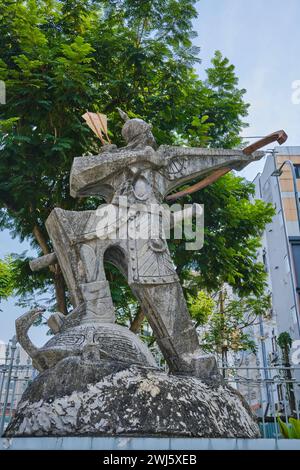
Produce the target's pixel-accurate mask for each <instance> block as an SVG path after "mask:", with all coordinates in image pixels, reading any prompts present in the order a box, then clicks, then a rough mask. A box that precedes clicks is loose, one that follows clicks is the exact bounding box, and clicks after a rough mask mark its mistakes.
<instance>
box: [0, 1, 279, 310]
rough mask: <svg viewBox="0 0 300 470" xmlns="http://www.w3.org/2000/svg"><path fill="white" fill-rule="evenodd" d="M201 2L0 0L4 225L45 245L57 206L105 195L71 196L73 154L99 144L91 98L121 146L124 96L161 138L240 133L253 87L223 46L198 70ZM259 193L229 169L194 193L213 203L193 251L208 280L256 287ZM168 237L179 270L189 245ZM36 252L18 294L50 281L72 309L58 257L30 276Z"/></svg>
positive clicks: (223, 137)
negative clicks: (203, 71)
mask: <svg viewBox="0 0 300 470" xmlns="http://www.w3.org/2000/svg"><path fill="white" fill-rule="evenodd" d="M194 5H195V1H194V0H181V1H177V0H166V1H164V2H161V1H159V0H147V1H144V2H140V1H137V0H103V1H101V0H98V1H96V0H95V1H92V0H90V1H83V0H60V1H59V0H26V1H23V0H17V1H11V0H1V1H0V27H1V36H0V51H1V52H0V79H1V80H4V81H5V83H6V89H7V104H6V105H2V106H1V108H0V112H1V120H0V126H1V134H0V146H1V154H0V224H1V226H2V227H6V228H9V229H10V230H11V231H12V232H13V233H14V234H15V235H17V236H18V237H20V238H21V240H22V239H24V238H27V239H29V240H30V241H31V244H32V246H33V247H34V248H36V250H37V253H38V255H41V254H47V253H49V252H50V251H51V249H52V247H51V242H50V241H49V237H48V235H47V232H46V230H45V221H46V219H47V217H48V215H49V214H50V212H51V210H52V209H53V208H54V207H57V206H59V207H62V208H63V209H72V210H83V209H88V208H95V207H96V206H97V205H98V204H99V201H98V200H95V198H89V199H87V200H80V199H78V200H73V199H72V198H71V197H70V195H69V183H68V181H69V171H70V167H71V164H72V160H73V158H74V156H78V155H82V154H85V153H86V152H88V151H89V152H92V153H97V151H98V148H99V142H98V141H97V140H96V138H95V137H94V136H93V134H92V133H91V132H90V131H89V129H88V128H87V127H86V125H85V124H84V122H83V120H82V119H81V115H82V114H83V113H84V112H85V111H86V109H89V110H91V111H102V112H105V113H106V114H107V115H108V118H109V129H110V136H111V138H112V140H113V142H114V143H116V144H118V145H120V144H122V141H121V138H120V135H121V134H120V129H121V122H120V119H119V117H118V115H117V112H116V107H117V106H119V107H121V108H122V109H124V110H125V111H127V112H128V113H129V114H130V115H131V116H140V117H142V118H144V119H145V120H148V121H150V122H152V123H153V125H154V129H153V130H154V134H155V137H156V139H157V142H158V144H162V143H177V142H186V143H189V144H190V145H199V146H204V145H216V146H225V147H228V148H230V147H232V146H236V145H238V144H239V143H240V139H239V137H238V134H239V131H240V130H241V128H242V127H243V126H244V125H245V124H244V123H243V118H244V117H245V116H246V114H247V107H248V105H246V104H245V103H244V102H243V94H244V92H245V90H241V89H239V88H238V83H237V78H236V76H235V73H234V67H233V66H232V65H230V64H229V62H228V60H227V59H224V58H223V57H222V56H221V54H220V53H219V52H218V53H216V55H215V57H214V58H213V60H212V66H211V67H210V68H209V69H208V70H207V79H206V80H205V81H202V80H200V79H199V77H198V76H197V75H196V73H195V70H194V65H195V63H196V62H199V58H198V56H197V54H198V50H197V49H196V48H195V47H194V46H193V43H192V40H193V37H194V35H195V33H194V32H193V30H192V20H193V19H194V18H195V16H196V10H195V7H194ZM252 193H253V188H252V187H251V186H250V185H249V184H246V183H245V182H243V181H242V180H241V179H236V178H235V177H234V176H233V175H229V176H227V177H224V178H223V179H222V180H220V181H219V182H218V183H216V184H215V185H214V186H212V187H211V188H208V189H205V190H204V191H202V192H201V193H200V194H198V195H195V196H193V197H192V198H190V200H195V201H199V200H201V202H204V203H205V206H206V207H207V209H206V214H207V219H206V220H207V222H206V244H205V247H204V250H203V253H202V252H201V253H199V254H196V267H197V269H200V272H201V276H202V283H203V284H205V283H208V285H209V287H215V286H216V284H219V283H221V282H223V280H225V278H226V280H227V281H228V282H229V283H230V284H233V285H234V286H235V287H236V288H237V289H238V288H245V289H246V288H248V289H251V288H252V289H254V290H255V289H258V287H257V282H256V279H259V276H260V275H261V274H262V268H261V266H260V265H259V264H257V263H256V262H255V261H254V252H255V250H256V248H257V246H258V238H257V233H258V232H259V231H260V230H261V229H262V227H263V226H264V224H265V223H266V222H267V221H269V219H270V217H271V215H270V214H271V209H270V207H269V206H267V205H264V203H255V204H254V205H253V207H252V206H251V207H250V203H249V196H250V195H251V194H252ZM243 210H245V211H246V214H247V213H248V215H249V216H250V221H247V220H246V217H245V213H244V212H243ZM232 244H233V245H232ZM172 248H173V252H174V259H175V262H176V263H177V266H178V272H179V273H180V274H181V275H183V273H185V272H187V270H188V268H189V267H190V265H191V263H192V259H191V256H187V255H185V254H183V253H182V244H179V245H176V244H174V245H173V246H172ZM213 259H214V260H215V261H213ZM28 261H29V259H28V257H27V256H26V255H22V256H19V257H18V258H16V259H15V271H16V272H15V274H16V279H17V280H19V284H18V286H17V287H18V289H19V293H20V294H23V295H26V294H27V293H30V295H31V294H32V292H33V290H34V288H35V287H36V288H38V289H41V290H42V291H45V290H46V289H49V286H51V285H54V294H55V299H56V308H57V309H58V310H60V311H61V312H64V313H67V310H68V296H67V294H66V288H65V284H64V280H63V276H62V273H61V271H60V268H59V266H58V265H54V266H51V267H50V269H49V270H48V271H45V272H41V273H39V274H34V275H32V274H31V273H30V272H29V267H28ZM17 271H18V273H19V274H18V275H17ZM227 271H228V273H230V274H226V272H227ZM114 276H119V277H118V280H119V281H120V282H123V281H122V279H121V276H120V275H119V274H114ZM115 279H116V277H115ZM258 284H260V285H261V279H260V280H259V282H258ZM119 285H120V284H119ZM125 291H126V289H125ZM137 311H138V310H137ZM127 313H128V312H127Z"/></svg>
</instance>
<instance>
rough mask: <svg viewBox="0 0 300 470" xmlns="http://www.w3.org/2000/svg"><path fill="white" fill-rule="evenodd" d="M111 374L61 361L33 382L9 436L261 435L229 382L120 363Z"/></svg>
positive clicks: (92, 366)
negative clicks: (167, 372) (213, 380)
mask: <svg viewBox="0 0 300 470" xmlns="http://www.w3.org/2000/svg"><path fill="white" fill-rule="evenodd" d="M63 370H64V371H65V373H64V374H63V377H64V380H63V381H62V378H61V374H62V371H63ZM108 372H109V373H108ZM106 373H107V375H105V371H104V370H103V368H102V365H101V363H97V362H88V361H82V360H80V359H79V358H68V359H65V360H64V361H61V362H60V363H59V364H58V365H57V366H56V367H55V368H53V369H51V370H48V371H46V372H44V373H43V374H41V375H40V376H39V377H38V378H37V379H35V380H34V382H33V383H32V384H31V385H30V386H29V387H28V389H27V391H26V393H25V394H24V396H23V399H22V402H21V403H20V405H19V407H18V410H17V413H16V416H15V418H14V420H13V422H12V423H11V424H10V425H9V427H8V429H7V431H6V434H5V435H6V436H7V437H10V436H45V435H47V436H72V435H74V436H75V435H76V436H87V435H92V436H101V435H105V436H107V435H109V436H112V435H118V436H121V435H147V436H166V435H169V436H186V437H206V438H208V437H216V438H218V437H219V438H220V437H223V438H233V437H235V438H237V437H245V438H246V437H247V438H256V437H259V429H258V425H257V423H256V422H255V420H254V418H253V416H252V414H251V411H250V410H249V408H248V406H247V405H246V404H245V402H244V401H243V399H242V398H241V396H240V395H239V394H238V393H237V392H236V391H235V390H233V389H232V388H230V387H228V386H225V385H224V384H221V383H220V384H216V383H214V382H210V381H202V380H200V379H197V378H194V377H186V376H171V375H168V374H166V373H163V372H160V371H157V370H155V369H147V368H141V367H137V366H131V367H129V368H127V367H124V366H122V365H121V364H117V363H115V362H114V363H113V367H112V369H111V370H110V371H108V370H107V371H106ZM80 377H81V378H80ZM45 381H46V382H47V383H48V384H49V383H51V387H49V386H48V387H45V386H44V384H45ZM69 381H70V382H71V383H72V385H73V386H74V385H75V384H76V390H74V391H73V392H71V389H72V387H70V382H69ZM86 381H87V382H89V383H86Z"/></svg>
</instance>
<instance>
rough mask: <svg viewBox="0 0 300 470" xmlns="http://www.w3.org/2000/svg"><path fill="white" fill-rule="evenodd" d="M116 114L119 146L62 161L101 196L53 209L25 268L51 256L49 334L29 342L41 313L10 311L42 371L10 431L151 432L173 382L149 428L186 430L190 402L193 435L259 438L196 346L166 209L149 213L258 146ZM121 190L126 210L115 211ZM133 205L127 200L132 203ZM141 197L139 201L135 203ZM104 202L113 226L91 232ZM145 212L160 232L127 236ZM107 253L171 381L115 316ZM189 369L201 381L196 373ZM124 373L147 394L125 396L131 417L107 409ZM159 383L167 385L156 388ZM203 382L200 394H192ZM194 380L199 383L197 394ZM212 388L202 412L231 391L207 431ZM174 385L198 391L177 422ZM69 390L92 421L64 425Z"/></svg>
mask: <svg viewBox="0 0 300 470" xmlns="http://www.w3.org/2000/svg"><path fill="white" fill-rule="evenodd" d="M121 115H122V117H123V118H125V124H124V126H123V129H122V136H123V138H124V139H125V141H126V144H127V145H126V146H125V147H123V148H120V149H118V148H117V147H116V146H115V145H111V144H110V145H105V146H104V147H103V148H102V150H101V152H100V154H99V155H95V156H83V157H78V158H75V159H74V162H73V165H72V169H71V175H70V190H71V195H72V196H73V197H87V196H98V197H103V198H104V199H105V201H106V205H102V206H101V208H100V209H101V210H97V211H91V210H90V211H83V212H73V211H66V210H63V209H59V208H57V209H54V210H53V211H52V213H51V214H50V216H49V218H48V220H47V222H46V227H47V230H48V233H49V236H50V238H51V241H52V244H53V247H54V252H55V253H54V254H51V255H47V256H46V257H43V258H41V259H39V260H37V261H35V262H33V263H32V268H34V269H40V268H41V267H44V266H46V265H47V264H51V263H55V262H58V263H59V265H60V267H61V269H62V272H63V275H64V278H65V281H66V284H67V286H68V290H69V293H70V299H71V302H72V304H73V306H74V310H73V312H72V313H71V314H69V315H68V316H66V317H65V316H64V315H62V314H60V313H57V314H54V315H53V316H52V317H51V318H50V320H49V326H50V327H51V329H52V330H53V332H54V333H55V335H54V336H53V337H52V338H51V339H50V340H49V341H48V342H47V344H46V345H45V346H44V347H43V348H40V349H37V348H36V347H35V346H34V345H33V344H32V343H31V341H30V339H29V337H28V335H27V331H28V329H29V327H30V326H31V324H32V322H33V321H34V318H35V317H36V315H37V314H38V313H39V312H29V313H28V314H25V315H23V316H22V317H21V318H20V319H18V320H17V334H18V340H19V342H20V343H21V344H22V346H23V347H24V349H25V350H26V351H27V352H28V353H29V354H30V355H31V357H32V358H33V362H34V365H35V367H36V368H37V369H38V370H39V371H40V372H41V374H40V375H39V376H38V377H37V378H36V379H35V381H34V382H33V384H31V386H30V387H29V388H28V389H27V391H26V392H25V394H24V397H23V398H22V402H21V405H20V411H19V412H17V414H16V417H15V419H14V420H13V422H12V424H11V425H10V426H9V428H8V431H7V435H46V434H48V435H49V434H50V435H68V434H70V433H73V434H74V432H78V433H80V434H84V433H85V432H86V433H89V434H91V433H94V434H103V433H104V434H105V433H106V434H110V435H111V434H122V432H125V433H131V432H133V433H134V432H140V433H141V432H148V433H155V432H156V431H155V429H156V428H155V426H156V425H157V420H156V418H155V416H154V418H155V419H154V421H153V422H151V420H150V421H149V423H148V424H147V426H146V425H145V423H144V420H143V419H144V418H143V413H145V412H146V411H145V410H146V408H147V407H148V406H151V400H152V399H153V400H154V399H156V398H155V397H156V396H157V395H159V394H160V400H161V403H163V404H164V405H163V406H167V405H166V403H167V402H168V400H167V398H166V397H167V396H168V389H172V390H173V391H174V390H175V389H176V390H177V389H178V390H177V392H176V393H178V396H177V395H176V393H175V392H174V393H175V395H174V396H173V398H172V397H171V398H170V399H172V400H174V405H175V408H174V409H172V410H173V411H169V412H168V413H169V414H168V417H165V418H166V419H165V421H164V422H161V425H160V426H158V428H157V429H158V431H157V432H158V433H159V432H163V433H167V432H170V433H171V434H172V433H173V434H174V433H175V434H180V435H193V431H187V428H186V427H188V426H190V424H187V423H188V422H189V420H190V415H189V414H190V413H192V411H191V409H190V407H191V406H192V407H193V410H195V406H196V408H197V407H198V408H197V409H198V412H199V413H198V415H197V412H196V415H197V416H196V417H195V423H196V422H197V423H198V424H195V423H194V425H195V426H196V428H197V429H196V431H195V435H203V436H204V435H205V436H212V437H213V436H214V435H215V436H220V437H225V436H226V432H229V434H230V433H231V436H232V437H238V436H241V437H245V436H248V437H251V436H252V437H253V436H256V435H258V429H257V426H256V424H255V423H254V421H253V418H252V415H251V412H250V411H249V409H248V408H247V406H246V405H245V403H244V402H243V401H242V400H241V398H240V396H238V398H237V392H233V391H232V390H231V391H229V389H228V387H226V386H225V385H224V384H222V381H221V378H220V375H219V373H218V370H217V366H216V362H215V359H214V357H213V356H212V355H205V354H203V352H202V351H201V350H200V347H199V342H198V338H197V333H196V330H195V327H194V325H193V322H192V320H191V318H190V316H189V314H188V310H187V306H186V302H185V299H184V296H183V292H182V288H181V286H180V283H179V279H178V276H177V274H176V270H175V268H174V265H173V263H172V260H171V258H170V254H169V250H168V246H167V243H166V238H165V234H164V229H163V224H161V223H160V222H159V220H158V219H160V218H161V213H163V209H162V211H160V210H159V211H157V212H155V213H154V214H153V213H152V212H153V211H152V207H153V205H154V206H155V207H158V208H161V207H162V206H161V205H162V202H163V200H164V198H165V197H166V196H167V195H168V194H169V193H171V192H172V191H173V190H175V189H176V188H177V187H179V186H182V185H183V184H184V183H187V182H189V181H191V180H194V179H201V178H202V179H203V178H204V179H205V178H208V179H209V181H211V180H212V179H211V178H212V177H211V173H212V172H217V173H216V174H217V175H221V174H224V173H225V172H227V171H230V170H231V169H236V170H240V169H241V168H243V167H244V166H246V165H247V164H248V163H249V162H251V161H254V160H257V159H260V158H261V157H262V156H263V155H264V154H263V152H254V153H251V154H250V155H247V154H246V153H245V152H244V151H242V150H222V149H203V148H188V147H175V146H165V145H163V146H160V147H159V148H157V145H156V142H155V139H154V136H153V134H152V131H151V125H149V124H147V123H146V122H144V121H143V120H141V119H128V118H127V116H126V115H125V114H124V113H122V112H121ZM124 200H126V205H127V207H126V211H123V209H124V207H123V206H124ZM133 207H134V208H135V210H132V208H133ZM139 207H141V210H137V208H139ZM111 208H114V209H115V213H116V214H117V216H116V219H117V220H116V221H115V223H112V226H111V227H106V228H107V231H106V235H105V236H101V237H99V233H98V232H97V228H99V225H100V226H101V222H102V221H103V215H104V214H105V210H106V209H107V210H108V211H109V210H110V209H111ZM149 215H151V217H154V219H152V220H154V221H155V220H156V222H158V227H160V228H159V230H158V232H157V233H156V234H155V236H146V237H141V238H137V237H135V236H134V234H135V232H136V231H138V230H140V228H141V226H143V224H144V222H145V220H149ZM124 227H125V229H124ZM124 230H125V232H124ZM111 232H114V237H111V236H110V235H111ZM105 261H109V262H110V263H112V264H114V265H115V266H116V267H117V268H118V269H119V270H120V271H121V273H122V274H123V275H124V276H125V277H126V278H127V280H128V284H129V286H130V287H131V289H132V291H133V293H134V295H135V296H136V298H137V299H138V301H139V303H140V305H141V307H142V309H143V311H144V312H145V314H146V316H147V319H148V321H149V324H150V326H151V328H152V330H153V332H154V334H155V337H156V339H157V342H158V345H159V347H160V349H161V352H162V354H163V356H164V357H165V359H166V362H167V364H168V366H169V371H170V373H171V374H172V375H178V376H180V377H178V379H175V377H174V378H173V379H172V375H169V376H166V374H164V375H161V374H163V372H161V371H159V370H158V369H157V366H156V364H155V361H154V359H153V357H152V355H151V353H150V351H149V350H148V349H147V348H146V346H145V345H144V344H143V343H142V342H141V341H140V339H139V338H138V337H137V336H136V335H134V334H133V333H132V332H130V331H129V330H128V329H127V328H125V327H122V326H119V325H116V324H115V312H114V306H113V303H112V299H111V294H110V289H109V283H108V281H107V279H106V276H105V271H104V262H105ZM118 374H119V375H118ZM120 374H121V375H120ZM122 374H123V375H122ZM124 374H125V375H124ZM126 374H127V375H126ZM149 374H150V375H149ZM184 376H186V379H185V378H184ZM108 377H109V379H108ZM116 377H119V378H118V380H120V384H121V383H122V384H123V385H122V390H120V388H119V385H118V386H117V385H116V383H119V382H118V380H117V378H116ZM126 377H127V378H126ZM191 377H194V378H195V379H194V380H198V382H193V380H192V378H191ZM109 380H111V385H112V384H114V385H112V387H115V388H111V389H110V393H111V395H110V398H109V397H108V395H107V393H106V394H105V393H104V392H103V390H104V389H105V387H107V384H108V382H109ZM116 381H117V382H116ZM175 382H176V386H175V385H174V384H175ZM128 383H135V384H136V386H137V387H138V390H140V392H141V393H142V392H143V393H146V392H147V393H148V394H150V395H151V397H152V398H151V400H150V401H149V399H148V401H147V400H146V399H145V396H144V395H142V396H143V397H144V398H143V399H141V401H140V408H139V407H138V405H136V404H135V405H134V406H135V409H136V413H137V415H138V417H137V416H136V417H135V421H134V419H133V417H131V414H130V412H129V411H128V414H127V417H125V418H126V419H125V418H124V416H123V417H122V419H123V421H122V425H120V422H121V421H120V420H121V416H120V413H119V414H118V413H117V414H116V412H115V407H116V404H117V402H118V403H119V401H118V400H120V399H121V397H122V400H123V403H124V404H127V405H126V406H128V407H129V408H128V409H130V406H131V405H130V406H129V404H128V403H129V401H130V403H131V400H132V398H131V397H128V396H127V395H126V393H128V392H126V387H127V385H126V384H128ZM162 383H164V384H165V385H164V386H162ZM92 384H97V387H98V389H99V393H100V391H101V393H102V392H103V393H104V397H106V398H105V399H103V400H102V402H101V406H100V405H99V403H98V405H97V404H95V403H96V402H95V400H96V398H95V397H96V396H94V399H93V400H94V401H93V400H92V401H91V396H90V388H89V387H90V386H91V385H92ZM100 384H101V386H100ZM124 384H125V385H124ZM155 384H156V385H155ZM167 384H168V385H167ZM197 384H198V385H197ZM209 384H210V385H209ZM95 386H96V385H95ZM101 387H102V388H101ZM103 387H104V388H103ZM124 387H125V389H124ZM147 387H148V388H147ZM176 387H177V388H176ZM178 387H179V388H178ZM181 387H183V388H182V389H181ZM184 387H185V388H184ZM193 387H195V390H193ZM197 387H198V388H197ZM201 387H202V389H201V390H202V392H201V393H202V395H201V393H200V392H199V390H200V388H201ZM203 387H204V388H205V387H206V388H205V393H204V391H203V390H204V388H203ZM209 387H213V388H214V387H215V388H218V390H219V392H218V394H219V396H218V398H217V397H216V396H215V400H216V401H215V405H213V404H212V408H211V410H210V411H209V412H208V414H210V415H211V421H213V420H214V418H213V409H214V406H217V407H222V406H225V403H227V402H228V399H229V398H228V397H229V396H230V400H231V405H230V406H233V401H232V397H235V402H236V410H235V421H234V422H232V423H231V424H229V423H228V418H226V419H227V422H226V420H225V421H224V422H222V426H223V428H222V430H221V431H220V429H221V428H220V429H219V431H218V430H217V428H216V426H215V424H211V428H210V430H208V427H209V425H208V424H207V426H208V427H207V426H206V431H202V430H201V426H203V419H202V418H203V416H205V415H206V412H205V411H204V409H203V406H204V405H203V403H202V401H203V400H204V402H205V400H206V399H207V401H208V402H209V401H210V400H211V398H212V395H211V393H212V390H211V389H210V388H209ZM163 389H164V392H162V390H163ZM183 389H184V390H185V392H184V393H186V395H187V396H188V395H189V394H190V396H191V397H192V396H193V397H194V396H197V397H198V398H197V399H196V401H197V403H196V404H195V401H194V402H193V400H195V398H193V399H192V398H191V403H190V404H188V401H187V404H186V405H185V406H187V409H186V410H185V411H184V412H183V415H184V417H183V418H182V419H181V424H178V422H176V419H175V425H174V426H175V428H174V426H173V424H174V419H173V418H174V413H175V411H176V406H177V405H176V403H177V401H178V399H179V396H180V394H181V393H183ZM124 390H125V391H124ZM197 390H198V392H199V393H198V392H197ZM137 393H138V392H137ZM197 393H198V395H197ZM203 393H204V395H203ZM214 393H215V392H214ZM74 394H75V395H76V399H78V400H79V398H78V397H79V396H80V397H81V398H80V400H81V402H80V403H81V404H82V403H83V402H84V406H85V408H84V407H83V405H78V409H77V408H76V410H77V411H78V410H80V413H83V414H82V416H84V415H89V414H90V412H91V410H90V409H89V406H90V405H88V404H87V401H86V400H88V403H92V402H93V410H95V409H97V413H98V415H97V416H98V418H97V420H96V422H94V421H93V419H92V418H91V419H90V421H89V422H86V421H84V418H83V417H82V420H83V421H82V420H81V418H80V419H79V417H78V416H79V415H78V413H79V411H78V413H77V411H76V412H75V415H74V420H73V421H72V420H71V421H72V423H71V421H68V422H66V421H65V419H64V418H63V417H61V413H62V412H60V411H58V410H61V400H62V399H64V400H66V398H65V397H68V398H67V401H68V400H69V401H68V403H69V402H74V397H75V395H74ZM80 394H81V395H80ZM125 395H126V396H125ZM150 395H149V396H150ZM169 395H170V393H169ZM83 396H84V398H83ZM170 396H171V395H170ZM201 396H202V398H203V397H204V398H205V397H206V398H205V399H204V398H203V400H202V398H201V399H200V398H199V397H201ZM71 397H73V398H72V399H71ZM41 400H42V401H41ZM49 400H50V401H49ZM51 400H52V401H51ZM72 400H73V401H72ZM80 400H79V401H80ZM82 400H83V401H82ZM201 400H202V401H201ZM52 402H53V404H52ZM75 402H76V400H75ZM41 403H43V405H42V409H43V410H44V414H43V413H42V411H41ZM49 403H50V404H51V406H50V405H49ZM65 403H67V402H65ZM76 403H77V402H76ZM37 404H38V405H37ZM206 405H207V404H205V406H206ZM70 406H71V407H72V406H73V405H70ZM76 406H77V405H76ZM124 406H125V405H124ZM170 406H171V405H170ZM180 406H181V405H180ZM228 406H229V405H228ZM50 408H51V409H50ZM83 409H85V411H84V412H83ZM87 409H88V411H87ZM237 410H238V411H237ZM193 412H194V411H193ZM29 415H30V419H29V418H28V416H29ZM200 415H201V416H202V418H201V416H200ZM41 416H43V418H41ZM63 416H64V415H63ZM108 416H109V418H108ZM241 417H242V418H241ZM124 419H125V422H126V424H124ZM207 419H208V418H207ZM41 420H43V422H42V423H41ZM99 420H100V421H99ZM170 420H171V421H170ZM172 420H173V421H172ZM177 420H178V418H177ZM220 420H221V421H222V418H221V417H220ZM243 420H244V422H243ZM45 422H46V424H45ZM49 423H52V424H49ZM99 423H100V424H99ZM101 423H102V424H101ZM116 423H119V425H118V426H119V427H118V426H117V424H116ZM155 423H156V424H155ZM171 423H173V424H171ZM182 423H183V424H182ZM222 426H221V427H222ZM118 429H119V431H118ZM201 433H202V434H201Z"/></svg>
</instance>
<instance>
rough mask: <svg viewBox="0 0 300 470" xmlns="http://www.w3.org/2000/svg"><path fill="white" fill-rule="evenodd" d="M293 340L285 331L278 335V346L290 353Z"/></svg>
mask: <svg viewBox="0 0 300 470" xmlns="http://www.w3.org/2000/svg"><path fill="white" fill-rule="evenodd" d="M292 343H293V340H292V338H291V335H290V334H289V332H288V331H284V332H282V333H280V335H278V338H277V344H278V346H279V347H280V348H281V349H282V350H287V351H289V350H290V348H291V347H292Z"/></svg>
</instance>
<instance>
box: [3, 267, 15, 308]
mask: <svg viewBox="0 0 300 470" xmlns="http://www.w3.org/2000/svg"><path fill="white" fill-rule="evenodd" d="M13 290H14V283H13V276H12V270H11V264H10V260H9V259H5V260H4V261H3V260H1V259H0V302H1V299H7V297H9V296H10V295H11V294H12V293H13Z"/></svg>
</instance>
